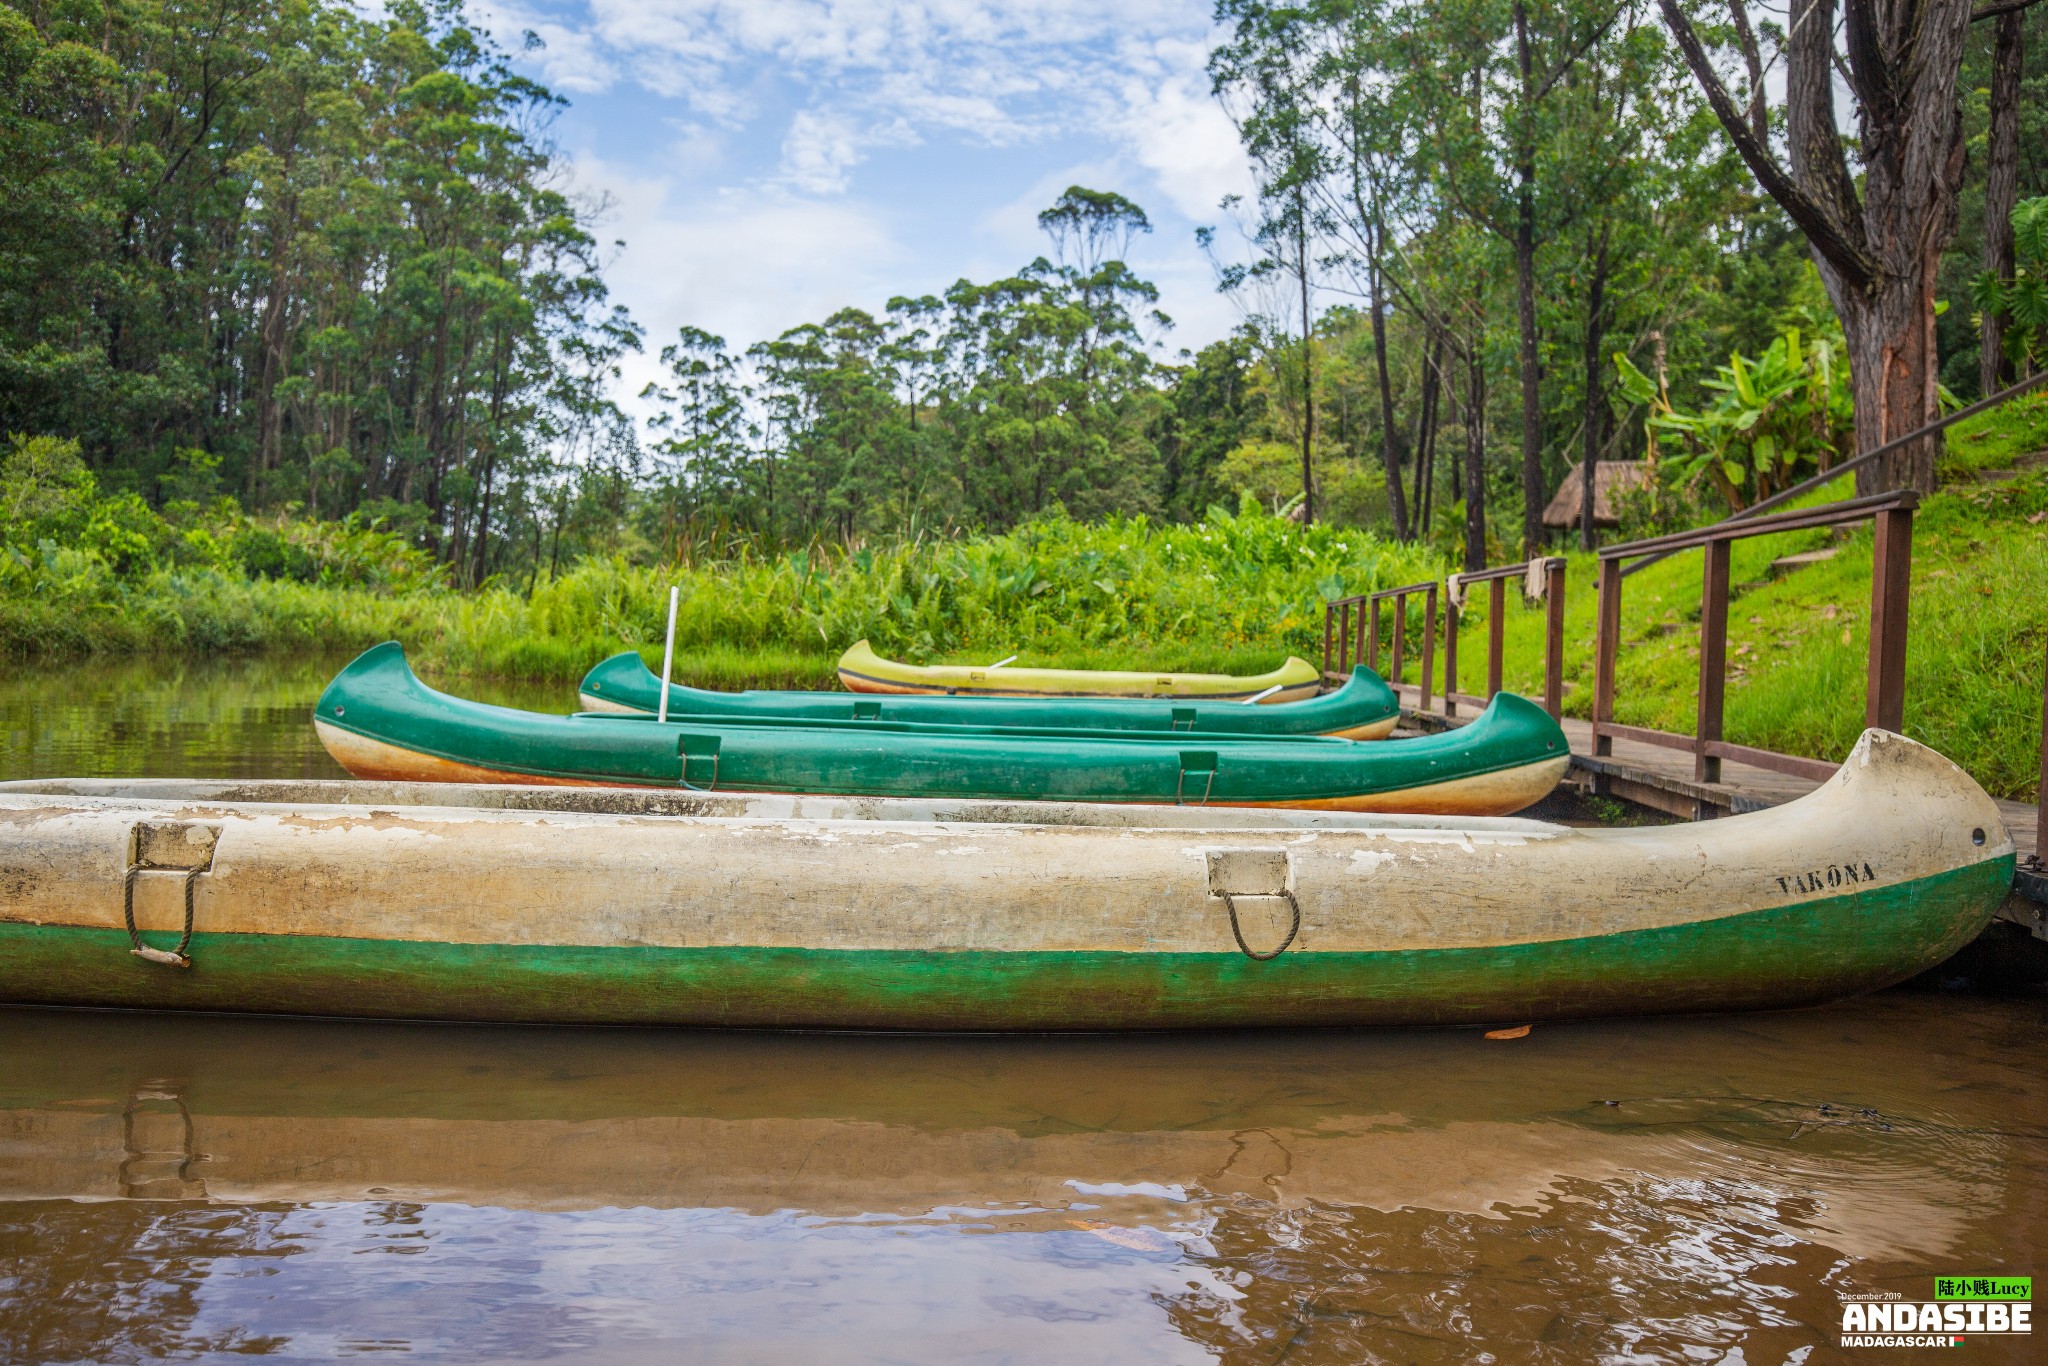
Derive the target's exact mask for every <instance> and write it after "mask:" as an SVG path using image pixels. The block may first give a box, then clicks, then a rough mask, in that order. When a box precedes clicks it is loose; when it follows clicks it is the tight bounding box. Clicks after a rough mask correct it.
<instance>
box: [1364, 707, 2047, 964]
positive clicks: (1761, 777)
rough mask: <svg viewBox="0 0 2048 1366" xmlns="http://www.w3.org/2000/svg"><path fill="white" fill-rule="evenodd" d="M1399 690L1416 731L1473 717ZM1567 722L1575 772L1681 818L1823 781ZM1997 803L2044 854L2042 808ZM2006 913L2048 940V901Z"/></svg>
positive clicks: (2023, 838)
mask: <svg viewBox="0 0 2048 1366" xmlns="http://www.w3.org/2000/svg"><path fill="white" fill-rule="evenodd" d="M1397 691H1398V692H1399V693H1400V694H1401V696H1402V707H1401V716H1402V721H1403V724H1404V726H1407V727H1411V728H1413V729H1416V730H1440V729H1443V728H1444V726H1445V725H1446V724H1450V725H1463V724H1465V723H1466V722H1468V721H1470V720H1471V719H1472V718H1471V716H1469V715H1464V716H1459V717H1457V718H1455V719H1454V720H1452V721H1450V722H1448V723H1446V721H1445V720H1444V718H1443V717H1442V716H1441V715H1439V714H1437V713H1436V712H1434V711H1431V712H1417V711H1416V710H1415V707H1414V702H1415V701H1416V693H1417V689H1416V688H1415V687H1413V686H1412V685H1409V684H1402V685H1401V686H1400V687H1399V688H1398V689H1397ZM1561 724H1562V725H1563V727H1564V733H1565V739H1566V740H1567V741H1569V742H1570V744H1571V748H1572V769H1573V772H1574V774H1575V775H1578V776H1579V777H1580V779H1581V781H1583V782H1584V783H1585V784H1586V786H1587V787H1588V788H1590V790H1591V791H1593V792H1594V793H1595V794H1597V795H1601V796H1611V797H1617V798H1620V799H1621V800H1623V801H1630V802H1635V803H1636V804H1638V805H1640V806H1647V807H1649V808H1651V809H1652V810H1656V811H1663V812H1665V813H1667V814H1669V815H1673V816H1677V817H1679V818H1680V819H1681V820H1707V819H1710V818H1712V817H1715V816H1720V815H1730V814H1735V813H1739V812H1745V811H1762V810H1765V809H1767V808H1769V807H1773V806H1778V805H1781V804H1783V803H1785V802H1789V801H1791V800H1793V799H1794V798H1796V797H1803V796H1805V795H1806V794H1807V793H1809V792H1811V791H1813V789H1814V788H1816V787H1819V786H1820V784H1819V783H1818V782H1816V781H1814V780H1813V779H1811V778H1795V777H1793V776H1792V775H1790V774H1787V773H1778V772H1775V771H1773V770H1771V769H1766V768H1756V767H1753V766H1751V765H1749V764H1742V763H1737V762H1736V761H1734V760H1732V759H1724V760H1723V761H1722V763H1721V781H1720V782H1718V783H1703V782H1698V781H1696V780H1695V779H1694V778H1693V776H1692V772H1693V760H1692V755H1690V754H1687V753H1685V752H1684V751H1682V750H1675V749H1665V748H1663V747H1662V746H1659V745H1647V744H1644V743H1642V742H1641V741H1639V740H1624V739H1621V738H1619V737H1616V738H1615V739H1614V741H1613V753H1611V754H1608V755H1596V754H1594V753H1593V728H1592V726H1591V725H1590V724H1588V723H1587V722H1585V721H1581V720H1579V719H1578V718H1576V717H1570V716H1568V717H1566V718H1565V719H1564V720H1563V722H1562V723H1561ZM1998 809H1999V812H2000V813H2001V814H2002V815H2003V816H2004V817H2005V824H2006V828H2007V829H2008V830H2010V831H2011V832H2012V839H2013V844H2014V845H2015V846H2016V847H2017V849H2018V851H2019V857H2020V862H2021V863H2022V864H2024V863H2025V862H2026V861H2027V858H2028V856H2029V855H2031V854H2034V853H2036V852H2037V851H2036V849H2035V847H2034V842H2035V835H2036V831H2037V830H2038V829H2039V813H2038V811H2037V809H2036V808H2034V807H2032V806H2029V805H2027V804H2026V803H2025V802H2009V801H2000V802H1999V803H1998ZM2005 915H2006V918H2008V919H2011V920H2014V921H2016V922H2018V923H2019V924H2022V925H2025V926H2026V927H2027V928H2028V929H2030V930H2032V931H2033V932H2034V933H2035V934H2037V935H2040V936H2042V937H2043V938H2048V907H2042V906H2039V905H2030V904H2028V903H2027V902H2025V901H2024V900H2023V899H2022V898H2020V897H2018V896H2015V897H2013V898H2011V899H2010V900H2009V901H2008V902H2007V903H2006V910H2005Z"/></svg>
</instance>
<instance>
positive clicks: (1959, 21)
mask: <svg viewBox="0 0 2048 1366" xmlns="http://www.w3.org/2000/svg"><path fill="white" fill-rule="evenodd" d="M1731 3H1732V4H1733V5H1734V6H1735V7H1736V8H1737V9H1742V8H1743V6H1744V4H1745V0H1731ZM1658 4H1659V7H1660V9H1661V10H1662V12H1663V15H1664V21H1665V24H1666V25H1667V27H1669V29H1670V30H1671V34H1672V37H1673V38H1674V39H1675V40H1676V41H1677V43H1678V47H1679V51H1680V52H1681V53H1682V54H1683V55H1684V57H1685V61H1686V65H1687V66H1688V67H1690V68H1691V70H1692V74H1693V78H1694V79H1695V80H1696V81H1697V82H1698V83H1699V86H1700V89H1701V90H1702V91H1703V92H1704V93H1705V95H1706V98H1707V102H1708V103H1709V104H1710V105H1711V106H1712V108H1713V110H1714V114H1715V116H1716V117H1717V118H1718V119H1719V120H1720V122H1721V125H1722V127H1723V129H1724V130H1725V131H1726V133H1727V135H1728V138H1729V140H1730V141H1731V142H1732V143H1733V144H1734V145H1735V148H1736V150H1737V151H1738V152H1740V153H1741V155H1742V159H1743V161H1744V162H1745V163H1747V164H1748V166H1749V169H1750V171H1751V172H1752V173H1753V174H1754V175H1755V176H1756V178H1757V182H1758V183H1759V184H1760V185H1762V186H1763V188H1764V189H1765V191H1767V192H1768V193H1769V194H1770V196H1771V197H1772V198H1773V199H1775V200H1776V201H1777V202H1778V204H1779V205H1780V206H1781V207H1782V208H1783V209H1784V210H1785V212H1786V214H1787V215H1788V216H1790V217H1791V219H1792V221H1793V222H1794V223H1796V224H1798V225H1799V229H1800V231H1801V232H1802V233H1804V234H1805V236H1806V239H1807V242H1808V244H1809V245H1810V247H1811V249H1812V252H1813V257H1814V262H1815V264H1816V265H1817V266H1818V267H1819V269H1820V275H1821V279H1822V281H1823V282H1824V283H1825V285H1826V287H1827V291H1828V297H1829V299H1830V300H1831V301H1832V302H1833V304H1834V306H1835V312H1836V314H1837V315H1838V316H1839V317H1840V318H1841V321H1842V331H1843V335H1844V337H1845V338H1846V340H1847V344H1848V346H1847V349H1848V355H1849V371H1850V377H1851V382H1852V385H1853V387H1854V390H1855V398H1856V444H1857V448H1858V449H1859V450H1861V451H1869V450H1874V449H1876V448H1877V447H1879V446H1881V445H1884V444H1885V443H1886V442H1889V441H1891V440H1894V439H1896V438H1898V437H1901V436H1904V435H1905V434H1907V433H1908V432H1911V431H1913V430H1915V429H1916V428H1919V427H1922V426H1925V425H1926V424H1927V423H1929V422H1932V421H1933V420H1934V419H1935V418H1936V417H1938V416H1939V415H1940V405H1939V398H1938V379H1939V370H1940V366H1939V357H1938V355H1937V349H1936V345H1935V326H1934V318H1935V313H1934V302H1935V298H1934V296H1935V277H1936V272H1937V270H1938V269H1939V266H1940V260H1941V253H1942V250H1943V248H1944V247H1945V246H1947V244H1948V240H1949V238H1950V237H1951V236H1952V235H1953V234H1954V232H1955V227H1956V195H1957V191H1958V190H1959V189H1960V187H1961V185H1962V178H1963V165H1964V163H1963V140H1962V118H1961V111H1960V107H1959V104H1958V100H1957V91H1956V75H1957V72H1958V70H1959V69H1960V67H1961V64H1962V57H1963V40H1964V36H1965V35H1966V34H1967V32H1968V31H1969V26H1970V20H1971V7H1970V0H1886V2H1884V3H1881V2H1880V0H1841V15H1842V21H1843V22H1842V23H1841V25H1840V28H1839V37H1838V29H1837V25H1836V0H1806V3H1805V4H1803V5H1799V6H1797V7H1796V14H1795V17H1794V19H1793V22H1792V26H1791V31H1790V33H1789V35H1788V37H1787V40H1786V42H1785V47H1784V57H1785V143H1786V151H1787V153H1788V154H1789V155H1788V157H1787V158H1786V159H1785V160H1781V159H1780V158H1779V155H1778V153H1777V150H1776V148H1775V147H1774V146H1773V145H1772V144H1771V142H1770V141H1769V140H1768V139H1766V138H1764V137H1761V136H1759V133H1760V132H1765V131H1768V127H1767V125H1765V124H1764V123H1763V121H1762V120H1761V119H1760V118H1759V117H1757V116H1756V112H1755V111H1756V109H1757V107H1758V106H1761V105H1762V104H1763V102H1764V101H1763V98H1762V93H1761V90H1760V88H1759V89H1757V90H1753V91H1752V94H1751V99H1750V101H1749V102H1748V105H1749V107H1748V108H1745V107H1744V106H1743V105H1742V104H1738V103H1737V101H1736V100H1735V98H1734V97H1733V96H1732V95H1731V94H1730V93H1729V90H1728V87H1727V85H1726V83H1725V82H1724V81H1723V80H1722V78H1721V74H1720V72H1719V71H1718V70H1717V69H1716V67H1715V65H1714V61H1713V58H1712V56H1711V54H1710V53H1709V52H1708V50H1707V47H1706V45H1705V44H1704V43H1703V42H1702V40H1701V38H1700V35H1699V33H1698V32H1697V31H1696V30H1695V29H1694V27H1693V24H1692V21H1691V19H1690V18H1689V17H1688V16H1687V15H1686V13H1685V10H1684V7H1683V6H1682V4H1681V3H1680V0H1658ZM1736 37H1737V41H1738V43H1740V44H1741V45H1742V46H1743V48H1744V56H1745V61H1746V63H1747V65H1749V66H1750V68H1751V69H1757V68H1760V67H1761V66H1762V65H1763V64H1762V62H1761V61H1760V60H1758V59H1757V55H1756V54H1755V53H1754V51H1753V49H1754V46H1755V43H1754V39H1753V37H1752V36H1751V28H1750V25H1749V24H1748V22H1747V16H1746V11H1745V20H1744V22H1743V23H1741V24H1739V25H1737V26H1736ZM1838 74H1839V75H1840V76H1841V77H1842V79H1843V81H1844V83H1845V84H1846V85H1847V87H1848V89H1849V92H1850V95H1851V97H1852V98H1853V100H1854V101H1855V111H1856V128H1857V134H1856V137H1855V139H1854V144H1855V147H1856V151H1857V162H1858V167H1859V169H1860V170H1861V177H1860V179H1861V183H1860V185H1859V183H1858V176H1856V175H1855V174H1853V173H1852V172H1851V169H1850V165H1849V159H1848V155H1847V152H1846V149H1845V141H1846V140H1845V138H1844V137H1843V135H1842V131H1841V127H1840V123H1839V121H1838V119H1837V115H1836V111H1835V93H1834V92H1835V80H1836V77H1837V75H1838ZM1939 447H1940V440H1939V438H1926V439H1923V440H1920V441H1916V442H1912V443H1910V444H1909V445H1908V446H1906V447H1904V448H1902V449H1900V450H1898V451H1895V452H1893V453H1891V454H1890V455H1888V456H1886V457H1885V458H1884V459H1883V460H1881V461H1878V462H1875V463H1874V464H1873V465H1869V466H1865V467H1863V468H1862V469H1861V470H1859V471H1858V473H1857V487H1858V489H1859V490H1861V491H1864V492H1874V491H1878V490H1884V489H1893V488H1908V487H1910V488H1917V489H1920V490H1922V491H1932V490H1933V488H1934V486H1935V458H1936V456H1937V454H1938V451H1939Z"/></svg>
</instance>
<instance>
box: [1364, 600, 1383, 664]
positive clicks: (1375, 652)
mask: <svg viewBox="0 0 2048 1366" xmlns="http://www.w3.org/2000/svg"><path fill="white" fill-rule="evenodd" d="M1365 610H1366V611H1367V613H1369V614H1370V616H1369V619H1368V621H1367V623H1366V632H1365V649H1366V660H1365V667H1366V668H1368V669H1371V670H1372V671H1373V672H1374V673H1379V671H1380V600H1379V599H1378V598H1376V597H1369V598H1367V599H1366V600H1365Z"/></svg>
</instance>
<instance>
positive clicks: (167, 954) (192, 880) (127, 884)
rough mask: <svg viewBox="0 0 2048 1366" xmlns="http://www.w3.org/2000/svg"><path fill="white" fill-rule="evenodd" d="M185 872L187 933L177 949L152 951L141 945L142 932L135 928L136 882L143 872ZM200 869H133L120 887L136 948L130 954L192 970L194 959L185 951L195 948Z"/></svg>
mask: <svg viewBox="0 0 2048 1366" xmlns="http://www.w3.org/2000/svg"><path fill="white" fill-rule="evenodd" d="M174 871H182V872H183V873H184V874H185V933H184V934H182V935H180V936H179V937H178V947H176V948H175V949H168V950H166V949H159V948H152V947H151V946H149V945H148V944H145V943H143V942H142V931H141V930H139V929H137V928H136V927H135V879H136V878H138V877H141V876H142V875H143V874H144V873H168V872H174ZM203 871H205V870H204V869H201V868H185V869H170V868H132V867H131V868H130V869H129V870H128V876H127V877H126V878H125V879H123V881H122V884H121V916H122V918H123V919H124V920H126V921H127V922H128V942H129V943H130V944H133V945H134V946H135V947H133V948H131V949H129V950H128V952H129V953H130V954H131V955H133V956H134V957H136V958H141V959H144V960H146V961H148V962H151V963H161V964H163V965H164V966H165V967H170V968H189V967H191V966H192V959H191V956H190V955H189V954H187V953H186V950H187V949H189V948H191V947H192V889H193V886H194V884H196V883H197V882H198V880H199V874H200V873H202V872H203Z"/></svg>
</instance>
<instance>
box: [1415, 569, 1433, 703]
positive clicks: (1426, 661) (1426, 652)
mask: <svg viewBox="0 0 2048 1366" xmlns="http://www.w3.org/2000/svg"><path fill="white" fill-rule="evenodd" d="M1435 663H1436V585H1435V584H1431V585H1430V586H1429V592H1428V593H1427V594H1425V595H1424V597H1423V599H1422V705H1421V706H1419V707H1418V708H1416V710H1418V711H1428V710H1429V682H1430V679H1429V675H1430V669H1431V667H1432V666H1433V665H1434V664H1435Z"/></svg>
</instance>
